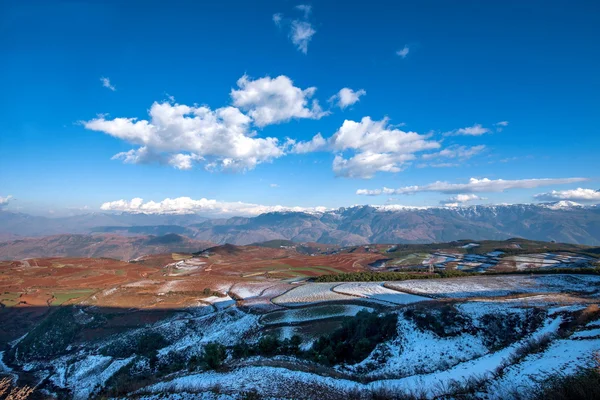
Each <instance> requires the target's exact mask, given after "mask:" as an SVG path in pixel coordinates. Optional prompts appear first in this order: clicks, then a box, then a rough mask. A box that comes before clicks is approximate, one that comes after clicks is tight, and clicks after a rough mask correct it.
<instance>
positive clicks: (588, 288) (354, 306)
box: [0, 275, 600, 400]
mask: <svg viewBox="0 0 600 400" xmlns="http://www.w3.org/2000/svg"><path fill="white" fill-rule="evenodd" d="M140 282H144V281H140ZM178 282H182V281H176V280H171V281H168V282H167V283H163V284H162V285H163V286H164V285H166V286H168V287H163V288H161V290H163V289H164V290H167V291H168V290H176V289H177V286H178V285H180V284H181V283H178ZM146 284H147V285H153V286H155V287H157V286H158V285H156V284H155V283H153V282H152V281H145V282H144V285H146ZM222 289H224V290H229V291H230V292H229V293H231V294H232V295H233V296H234V298H235V299H238V302H237V304H236V301H235V300H234V298H232V297H230V296H225V297H218V296H210V297H206V298H203V299H200V298H199V299H197V301H199V302H201V303H202V305H203V306H202V307H195V308H194V307H192V308H186V309H182V310H176V311H175V312H173V313H170V314H169V315H168V317H165V318H164V319H161V320H160V321H158V322H156V320H149V321H148V322H145V321H146V320H144V323H143V324H140V325H136V326H135V327H134V328H132V329H130V330H127V331H118V333H117V334H114V335H113V334H112V333H111V334H110V335H108V336H103V337H102V339H101V340H100V339H99V340H98V341H93V340H91V341H89V342H87V343H77V344H75V345H73V346H72V347H71V346H70V347H68V348H66V349H64V350H62V349H61V350H60V352H59V353H58V354H59V355H57V356H54V358H40V359H39V360H34V361H29V362H27V363H24V364H23V365H21V368H20V370H21V371H23V370H26V371H30V372H31V373H32V374H33V373H35V374H37V375H35V376H36V378H37V379H39V380H40V381H41V380H42V379H45V378H46V377H48V380H49V382H51V383H52V384H53V385H56V387H59V388H66V389H69V390H71V391H72V392H73V394H74V398H75V399H86V398H90V397H93V396H94V395H95V394H96V393H97V389H98V388H100V387H101V386H102V385H104V384H105V383H106V382H108V381H109V379H110V378H111V376H113V375H114V374H115V373H116V372H117V371H119V370H120V369H121V368H122V367H124V366H126V365H128V364H129V363H130V362H132V361H134V365H137V364H135V363H140V364H144V368H146V369H149V368H150V367H149V365H150V361H149V360H150V357H148V356H140V355H137V356H136V355H131V353H127V354H122V355H121V356H120V357H117V356H113V354H114V353H111V352H106V351H105V350H106V349H111V348H117V347H119V346H121V347H123V345H125V346H124V347H125V348H135V345H136V343H138V342H137V340H139V338H140V337H143V333H144V332H145V333H148V332H152V333H154V334H156V333H159V334H160V335H161V336H163V339H164V340H165V344H164V345H162V348H159V349H158V350H156V352H155V360H158V361H156V362H158V363H161V362H162V363H167V364H169V363H170V362H171V361H170V360H172V358H170V357H174V358H173V359H174V360H179V361H178V362H179V363H181V365H183V367H182V368H181V369H180V370H177V372H175V373H171V372H170V373H169V374H165V375H158V374H155V372H153V371H151V372H152V374H153V375H152V376H153V377H152V378H151V379H155V380H153V381H151V382H152V383H150V384H148V386H147V387H145V388H144V389H142V390H141V391H140V392H138V393H136V394H135V396H137V395H139V396H143V397H141V398H146V399H148V400H150V399H158V398H160V396H161V395H162V396H167V397H165V398H174V399H181V400H187V399H192V398H203V399H207V400H209V399H219V398H221V399H231V398H239V395H240V393H242V392H244V391H248V390H257V391H258V392H259V393H260V394H261V395H262V396H263V397H266V398H276V399H282V398H293V399H296V398H308V399H312V398H319V399H327V400H329V399H334V398H351V394H352V393H357V392H362V393H368V392H369V391H372V390H378V389H380V388H385V389H386V390H392V391H396V392H405V391H423V393H426V395H427V397H428V398H431V399H433V398H436V397H439V395H440V393H441V392H440V391H441V390H442V389H443V388H446V389H447V388H448V387H449V386H448V385H449V382H452V381H457V382H466V381H467V380H469V379H471V378H475V377H487V378H489V380H488V382H487V383H486V385H485V386H484V387H483V388H482V389H481V393H480V394H481V398H482V399H486V400H498V399H502V398H503V395H505V394H506V393H508V391H509V390H510V389H511V388H514V387H516V386H519V385H527V384H529V383H530V382H531V381H532V377H536V378H537V377H540V376H541V377H543V376H544V374H547V373H551V372H552V371H555V370H556V371H561V372H570V371H573V370H574V368H576V367H577V366H580V365H585V364H586V363H588V362H589V361H590V360H591V358H592V357H593V356H594V354H595V352H598V351H600V320H598V315H597V308H594V307H595V306H594V304H595V303H597V297H594V296H597V294H598V293H599V292H600V276H594V275H531V276H530V275H508V276H507V275H502V276H474V277H466V278H449V279H423V280H410V281H400V282H352V283H305V284H297V285H291V284H285V283H276V282H267V281H260V282H245V283H238V284H235V285H233V286H232V287H230V284H227V285H226V284H224V285H223V287H222ZM509 294H523V295H527V297H526V298H524V297H521V298H503V296H505V295H509ZM499 297H500V298H499ZM447 298H448V299H454V300H453V301H446V299H447ZM239 299H241V300H239ZM437 299H443V300H442V301H436V300H437ZM594 299H596V300H594ZM357 302H358V303H357ZM362 304H364V306H363V305H362ZM240 305H242V306H243V307H240ZM534 307H536V309H535V310H534ZM274 309H276V310H277V311H273V312H267V311H272V310H274ZM448 309H450V311H447V310H448ZM361 310H366V311H370V312H371V311H374V310H377V311H378V312H382V313H390V312H391V313H395V314H397V316H398V324H397V335H396V336H395V337H394V338H393V339H391V340H388V341H386V342H382V343H379V344H378V345H377V347H375V349H374V351H372V352H371V354H370V355H369V356H368V357H367V358H366V359H364V360H363V361H361V362H358V363H356V364H353V365H352V364H339V365H336V366H334V367H331V366H326V365H322V364H316V363H313V362H312V361H308V360H307V359H302V358H294V356H291V355H287V356H278V357H279V358H278V357H264V356H257V355H254V356H252V357H249V358H243V357H242V358H234V357H233V346H234V345H236V344H239V343H246V344H256V343H257V342H258V340H259V338H261V336H264V335H267V334H269V335H271V334H272V335H273V336H276V337H279V338H284V337H285V338H289V337H291V336H292V335H293V334H299V335H300V336H302V338H301V339H302V349H303V350H308V349H310V346H311V343H312V342H313V341H314V340H316V339H318V338H319V337H320V336H322V335H324V334H328V333H331V332H333V331H334V330H335V329H337V328H338V327H339V326H340V324H341V323H340V320H339V319H334V318H338V317H348V316H353V315H356V314H357V313H358V312H359V311H361ZM87 311H88V312H84V311H82V310H79V314H81V313H84V314H85V315H86V317H89V316H90V315H93V310H92V311H90V310H87ZM257 311H260V313H259V312H257ZM534 311H535V312H534ZM265 312H267V313H265ZM584 312H585V313H587V314H586V315H588V316H591V317H589V318H588V317H586V318H587V319H581V321H584V322H581V323H580V325H577V326H576V328H573V329H572V330H565V329H566V328H564V327H563V325H564V324H563V323H564V322H568V323H569V324H570V323H572V321H578V318H579V317H580V316H581V315H583V314H584ZM443 313H446V314H443ZM79 314H78V311H77V310H75V311H74V312H73V316H74V318H75V317H76V316H78V315H79ZM132 315H134V314H132ZM442 315H445V317H442ZM448 316H449V317H448ZM533 316H535V318H536V319H535V321H534V322H535V323H533V324H529V323H527V324H526V323H525V322H529V321H530V320H533ZM90 318H91V317H89V318H80V319H75V321H76V323H77V324H81V325H82V326H84V325H88V324H90V328H91V329H96V328H95V327H94V326H92V325H91V324H92V320H93V318H91V319H90ZM436 318H437V319H436ZM431 320H433V322H431ZM490 320H491V321H492V322H491V324H492V325H490ZM590 320H591V322H587V321H590ZM503 321H525V322H523V324H521V323H520V322H516V323H514V324H513V325H507V326H503V325H502V324H503V323H504V322H503ZM440 324H442V329H441V330H440ZM561 324H562V325H561ZM490 326H491V327H492V328H491V329H490V328H489V327H490ZM446 328H448V329H446ZM503 329H505V330H503ZM507 329H509V330H507ZM569 329H571V328H569ZM490 331H492V332H493V333H492V334H488V332H490ZM507 332H510V333H507ZM571 332H574V333H572V334H571ZM513 333H514V336H513ZM559 333H560V334H559ZM493 335H496V336H493ZM569 335H570V336H569ZM490 337H491V338H492V339H493V340H492V339H490ZM498 337H501V338H506V337H508V338H509V340H507V341H501V340H500V341H498V340H496V338H498ZM541 338H547V339H548V340H549V342H548V347H547V348H546V347H544V348H543V349H542V350H540V352H539V353H523V349H524V348H526V347H527V345H528V344H529V343H530V341H531V340H532V339H541ZM211 342H217V343H220V344H222V345H224V346H227V347H228V350H227V352H228V357H227V359H226V360H224V362H225V368H223V369H221V370H220V371H221V372H215V371H205V372H198V371H197V370H196V371H193V372H190V371H189V370H188V365H187V364H186V363H187V362H188V361H189V358H190V357H192V356H195V357H197V356H198V355H200V354H202V351H203V350H204V349H205V348H206V345H207V344H209V343H211ZM498 343H500V344H498ZM7 354H9V352H7ZM287 354H290V353H287ZM2 355H3V353H0V356H2ZM516 355H519V356H520V358H518V359H517V358H516ZM144 357H145V358H144ZM178 357H179V358H178ZM140 360H142V361H140ZM515 360H516V361H515ZM0 361H1V358H0ZM9 364H10V365H11V367H13V364H11V363H9ZM511 364H512V365H511ZM7 368H8V367H6V366H5V365H4V364H2V363H1V362H0V371H1V370H3V369H7ZM17 368H18V367H17ZM499 370H502V371H503V373H502V374H498V371H499ZM15 371H19V369H15ZM8 372H10V371H8ZM132 379H135V377H134V376H132ZM215 388H217V389H218V390H219V393H220V394H219V395H216V394H215V395H213V394H207V393H204V394H201V395H200V394H199V393H201V392H207V391H208V392H210V391H211V390H216V389H215ZM176 393H177V394H176ZM130 397H131V396H130ZM124 398H125V397H124Z"/></svg>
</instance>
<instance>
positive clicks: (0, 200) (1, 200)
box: [0, 195, 12, 208]
mask: <svg viewBox="0 0 600 400" xmlns="http://www.w3.org/2000/svg"><path fill="white" fill-rule="evenodd" d="M11 199H12V196H11V195H8V196H6V197H2V196H0V208H2V207H4V206H7V205H8V203H10V200H11Z"/></svg>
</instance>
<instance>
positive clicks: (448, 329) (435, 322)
mask: <svg viewBox="0 0 600 400" xmlns="http://www.w3.org/2000/svg"><path fill="white" fill-rule="evenodd" d="M404 315H405V316H406V317H407V318H408V319H410V320H412V321H413V322H414V323H415V325H417V327H418V328H419V329H421V330H423V331H425V330H428V331H431V332H433V333H435V334H436V335H438V336H439V337H451V336H457V335H460V334H461V333H465V332H468V331H469V330H471V329H472V325H471V320H470V319H469V318H467V317H465V316H463V315H462V314H460V313H459V312H458V311H457V310H456V309H455V308H454V307H453V306H451V305H444V306H442V307H440V308H436V309H429V308H421V307H415V308H409V309H407V310H406V311H405V312H404Z"/></svg>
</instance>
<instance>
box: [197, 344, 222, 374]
mask: <svg viewBox="0 0 600 400" xmlns="http://www.w3.org/2000/svg"><path fill="white" fill-rule="evenodd" d="M225 358H227V349H226V347H225V346H223V345H222V344H220V343H217V342H210V343H208V344H207V345H206V346H204V349H203V350H202V356H201V359H202V361H203V362H204V363H205V364H206V366H207V367H208V368H210V369H217V368H219V367H221V365H222V364H223V361H225Z"/></svg>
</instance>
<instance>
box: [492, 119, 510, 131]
mask: <svg viewBox="0 0 600 400" xmlns="http://www.w3.org/2000/svg"><path fill="white" fill-rule="evenodd" d="M494 126H495V127H496V132H502V128H504V127H507V126H508V121H500V122H496V123H495V124H494Z"/></svg>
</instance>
